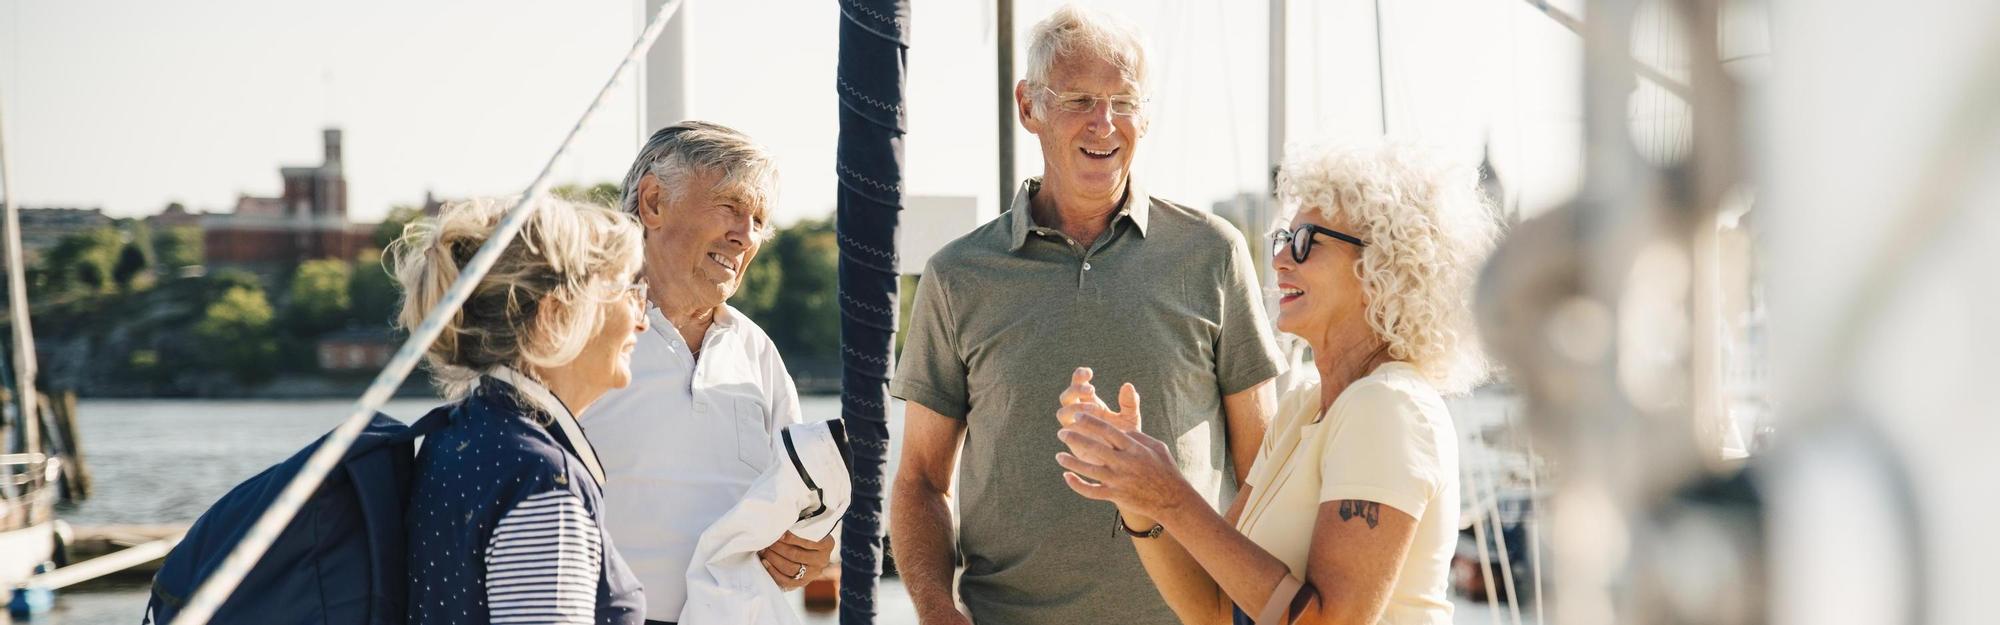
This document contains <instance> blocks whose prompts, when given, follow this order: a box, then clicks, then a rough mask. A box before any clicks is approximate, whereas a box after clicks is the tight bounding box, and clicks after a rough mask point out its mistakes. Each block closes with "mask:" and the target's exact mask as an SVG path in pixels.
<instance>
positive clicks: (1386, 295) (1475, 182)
mask: <svg viewBox="0 0 2000 625" xmlns="http://www.w3.org/2000/svg"><path fill="white" fill-rule="evenodd" d="M1291 152H1292V154H1291V155H1290V156H1288V157H1287V158H1286V159H1285V161H1284V165H1283V167H1282V168H1281V169H1280V170H1279V174H1278V199H1279V201H1280V202H1282V203H1283V205H1284V206H1285V208H1286V214H1287V215H1292V214H1296V213H1297V211H1299V210H1305V209H1311V210H1316V211H1319V214H1320V215H1321V216H1323V217H1325V218H1326V219H1327V220H1328V221H1330V222H1334V223H1342V224H1346V225H1347V226H1348V227H1350V228H1353V229H1354V230H1356V232H1354V233H1353V234H1355V235H1356V236H1359V237H1361V238H1362V239H1363V240H1365V241H1367V242H1368V246H1367V247H1365V248H1363V249H1362V251H1361V262H1360V263H1358V264H1356V265H1355V272H1356V274H1357V275H1358V276H1359V277H1360V279H1361V288H1362V293H1363V296H1364V298H1365V299H1366V301H1367V319H1368V324H1369V325H1370V326H1371V327H1373V328H1374V330H1375V333H1376V334H1377V335H1379V336H1381V337H1382V339H1383V340H1385V341H1387V342H1388V344H1389V356H1390V357H1392V358H1395V359H1397V360H1402V361H1405V362H1408V363H1410V364H1412V365H1414V366H1415V367H1416V368H1417V370H1418V371H1420V372H1422V373H1423V375H1424V377H1425V378H1426V379H1428V380H1429V381H1430V382H1431V384H1432V385H1434V386H1436V387H1437V389H1438V391H1439V392H1442V393H1445V394H1452V393H1460V392H1464V391H1467V390H1470V389H1471V388H1472V387H1473V386H1475V385H1477V384H1479V383H1480V382H1482V381H1484V380H1485V378H1486V374H1487V363H1486V357H1485V354H1484V350H1482V349H1481V348H1480V344H1479V338H1478V332H1477V329H1476V327H1475V326H1474V322H1473V319H1472V309H1471V300H1472V287H1473V283H1474V281H1475V280H1476V278H1477V276H1478V273H1479V268H1480V266H1481V264H1482V263H1483V262H1484V260H1485V258H1486V255H1487V253H1489V252H1490V251H1491V250H1492V248H1493V244H1494V240H1495V238H1496V237H1497V236H1498V232H1499V222H1498V220H1497V219H1496V217H1495V213H1494V211H1493V210H1492V208H1491V207H1490V206H1489V205H1488V203H1487V201H1486V200H1485V199H1484V195H1483V194H1482V193H1481V192H1480V189H1479V174H1478V170H1477V169H1476V168H1473V167H1468V166H1465V165H1463V164H1458V163H1453V162H1451V161H1449V160H1447V159H1445V158H1442V157H1440V156H1439V155H1437V154H1436V153H1434V152H1433V151H1431V150H1429V149H1426V148H1422V147H1418V146H1415V145H1412V144H1405V143H1397V142H1383V143H1377V144H1361V145H1354V144H1346V145H1325V146H1312V147H1308V148H1305V149H1296V150H1292V151H1291Z"/></svg>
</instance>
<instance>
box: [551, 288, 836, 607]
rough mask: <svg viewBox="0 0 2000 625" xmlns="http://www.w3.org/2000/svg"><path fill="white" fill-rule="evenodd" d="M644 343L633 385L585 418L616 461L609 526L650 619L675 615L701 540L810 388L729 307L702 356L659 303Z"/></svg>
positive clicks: (636, 355)
mask: <svg viewBox="0 0 2000 625" xmlns="http://www.w3.org/2000/svg"><path fill="white" fill-rule="evenodd" d="M646 314H647V317H648V320H649V321H650V322H651V326H652V327H651V328H649V329H648V330H647V331H646V333H645V334H643V335H641V336H640V337H639V340H638V344H637V345H636V346H634V347H633V348H632V383H631V384H630V385H629V386H626V387H625V388H622V389H613V390H612V391H611V392H610V393H607V394H606V395H605V396H604V397H603V398H602V399H599V400H597V403H595V404H592V405H591V407H590V410H588V411H586V412H585V413H584V415H583V427H584V429H585V430H586V432H587V433H588V434H589V436H590V441H591V442H592V443H594V444H595V445H596V447H597V455H598V458H599V460H601V461H602V462H603V463H604V471H605V473H606V477H607V479H606V480H605V484H604V507H605V515H604V523H605V528H606V529H607V530H609V531H610V533H611V540H612V543H613V544H615V545H617V546H618V553H619V555H621V556H622V557H624V559H625V562H626V564H628V565H630V566H631V567H632V571H633V573H636V574H637V575H638V577H639V582H640V583H641V584H643V585H644V586H645V589H646V618H647V619H649V620H656V621H674V620H678V619H679V618H680V614H681V607H682V604H683V603H685V602H686V600H687V571H688V563H689V561H690V560H691V559H692V558H693V557H694V548H695V541H696V540H698V539H699V538H700V537H701V533H702V531H703V530H705V529H708V526H709V524H711V523H714V522H715V520H716V519H718V518H720V517H721V516H722V514H723V513H724V512H727V511H729V509H730V507H732V506H735V505H736V502H737V501H738V500H739V499H741V498H742V497H743V494H744V493H745V492H747V491H749V489H750V484H751V483H752V482H755V481H756V480H757V476H758V475H760V474H762V473H763V472H764V469H765V468H766V467H768V466H769V465H770V463H771V462H772V461H773V460H774V459H773V458H772V457H771V441H772V440H773V439H772V437H773V436H775V435H776V432H777V431H778V430H779V429H781V428H783V427H784V426H786V425H790V424H793V423H798V422H799V421H800V417H799V392H798V388H797V387H796V386H794V385H793V384H792V376H791V374H790V373H787V372H786V371H785V363H784V361H783V360H781V359H780V358H779V357H778V349H777V347H776V346H775V345H773V344H772V343H771V337H770V336H768V335H765V334H764V330H763V329H762V328H759V327H757V324H755V323H752V322H751V321H750V319H749V318H748V317H744V316H743V313H741V312H737V310H736V309H735V308H731V307H729V306H726V305H725V306H723V307H722V310H721V312H719V313H717V314H716V315H715V323H714V324H713V325H710V326H709V328H708V334H707V335H706V336H704V337H703V338H702V348H701V359H700V361H699V362H697V361H696V360H695V359H694V358H693V356H692V355H691V354H689V351H688V345H687V342H686V341H683V340H682V339H681V335H680V332H678V331H676V330H675V329H674V326H673V324H671V323H668V322H667V319H666V316H665V315H663V314H661V313H660V311H659V309H657V308H651V309H649V310H648V311H647V312H646Z"/></svg>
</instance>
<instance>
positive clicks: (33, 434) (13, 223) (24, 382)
mask: <svg viewBox="0 0 2000 625" xmlns="http://www.w3.org/2000/svg"><path fill="white" fill-rule="evenodd" d="M6 120H7V116H6V113H5V111H4V110H0V187H4V188H5V189H6V195H0V210H4V211H6V214H7V217H6V219H7V234H6V236H5V237H4V238H0V246H4V250H3V251H4V252H5V254H6V256H7V304H8V305H7V312H8V314H9V317H8V318H9V320H10V321H11V322H12V323H13V326H14V405H15V406H17V407H18V408H19V409H20V412H19V414H20V415H21V424H22V427H21V432H22V434H23V436H22V441H23V442H22V449H21V450H22V451H26V452H33V451H36V450H37V449H38V448H39V447H41V436H39V434H38V432H37V430H38V428H37V427H36V426H38V425H40V422H39V420H37V419H36V418H35V333H34V330H33V329H32V328H30V327H28V279H27V275H26V273H25V272H24V271H23V270H22V264H21V212H20V210H18V208H17V207H16V206H15V205H14V196H16V195H18V194H16V193H15V192H14V177H13V175H12V173H11V170H9V169H8V163H7V137H6V132H7V130H6V129H7V123H6Z"/></svg>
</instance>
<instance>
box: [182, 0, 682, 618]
mask: <svg viewBox="0 0 2000 625" xmlns="http://www.w3.org/2000/svg"><path fill="white" fill-rule="evenodd" d="M680 5H681V1H680V0H668V2H667V3H666V5H664V6H662V7H660V11H659V13H656V14H654V16H653V21H652V22H651V23H649V24H648V25H647V26H646V30H645V31H644V32H642V33H640V35H639V40H638V41H635V42H633V43H632V50H631V51H630V52H627V53H626V54H625V58H624V59H623V60H620V61H619V62H618V67H617V69H614V70H612V72H611V79H610V80H609V81H606V82H605V84H604V87H603V88H601V89H599V90H598V92H597V97H596V98H595V99H592V100H591V101H590V106H589V107H587V108H585V109H584V110H583V115H582V116H581V117H579V118H578V119H577V120H576V125H575V126H573V127H571V128H570V130H569V135H568V136H566V137H563V141H562V143H561V144H560V145H558V146H556V151H555V154H553V155H550V156H549V160H548V163H547V164H545V165H543V166H542V171H541V173H540V174H538V175H536V176H535V181H534V182H533V183H530V184H529V185H528V189H527V190H526V191H524V192H522V193H521V197H520V198H518V199H516V200H514V206H513V207H512V208H511V209H509V210H508V211H507V216H506V218H505V219H503V220H501V222H500V225H499V226H498V227H496V228H494V230H493V233H492V234H491V235H489V236H488V237H487V239H486V244H485V245H481V246H480V247H479V253H477V254H474V255H473V256H472V260H470V261H468V262H467V263H466V264H465V269H464V270H463V271H461V272H460V273H459V277H458V281H457V282H455V283H453V284H452V286H451V290H450V291H447V292H446V293H445V297H444V300H443V301H440V302H438V304H437V305H436V306H433V307H431V311H430V314H429V315H427V316H426V317H425V318H424V322H423V323H422V324H420V325H418V326H417V328H416V330H414V331H412V332H411V333H410V338H409V340H407V341H404V342H403V346H402V347H401V348H400V349H397V350H396V355H395V357H394V358H391V359H390V360H389V364H388V365H386V366H384V367H383V369H382V373H380V374H378V375H376V376H375V382H374V383H372V384H370V385H369V386H368V390H367V391H366V392H363V393H362V394H361V398H360V399H357V400H355V402H354V411H353V412H352V413H350V414H349V415H348V416H347V420H346V421H343V422H341V424H340V427H338V428H334V430H333V432H332V433H330V434H328V435H327V437H326V442H324V443H322V444H321V445H320V446H319V449H318V450H316V451H314V452H313V455H312V457H310V458H308V459H307V460H306V464H305V466H303V467H301V468H300V469H299V473H298V475H296V476H294V477H293V478H292V481H291V483H289V484H286V485H285V490H284V492H281V493H279V494H278V498H277V499H276V500H275V501H272V502H271V507H270V508H269V509H266V510H265V511H264V515H263V516H261V517H259V518H258V519H257V524H256V525H254V526H252V527H251V528H250V531H249V533H247V534H246V535H244V537H243V541H242V542H240V543H237V545H236V548H235V549H234V550H231V551H230V552H229V557H228V558H226V559H224V560H223V561H222V565H221V566H220V567H217V568H216V569H215V572H214V573H213V574H211V575H210V576H209V578H208V579H207V580H206V581H204V582H202V585H201V588H200V589H199V590H197V591H195V593H194V597H193V598H192V599H189V600H188V605H187V608H186V609H184V610H182V611H181V613H180V615H179V616H178V617H176V618H174V622H173V625H202V624H204V623H207V622H208V619H209V618H210V617H213V616H214V615H215V611H216V610H217V609H218V608H221V607H222V602H223V601H225V600H227V599H228V598H229V594H230V593H231V592H233V591H235V589H236V586H237V584H240V583H242V581H243V576H244V575H247V574H248V573H249V572H250V568H251V567H252V566H255V565H256V564H257V560H258V559H259V558H262V557H263V556H264V552H265V551H266V550H268V549H270V547H271V543H272V542H273V541H275V540H277V538H278V535H279V534H280V533H282V532H283V531H284V529H285V525H286V524H288V523H290V522H291V520H292V517H293V516H294V515H296V514H298V511H299V507H300V506H303V505H304V504H305V502H306V499H307V498H308V497H311V496H312V493H313V491H315V490H318V488H319V484H320V481H321V480H324V479H325V478H326V475H327V473H329V472H331V471H332V470H333V467H334V465H335V464H337V463H338V462H339V461H340V458H341V456H343V455H345V454H346V452H347V448H348V446H350V445H352V444H353V443H354V439H355V438H356V437H357V436H359V435H360V433H361V429H362V428H363V427H365V426H367V424H368V421H369V418H370V416H371V415H373V414H374V413H375V411H376V409H378V408H381V406H382V404H383V402H386V401H388V400H389V395H390V394H391V393H393V392H395V390H396V388H397V387H399V386H402V383H403V379H404V378H406V377H408V376H409V374H410V370H411V369H413V368H415V367H416V364H417V359H418V358H419V357H421V356H422V355H423V353H424V351H425V350H426V349H429V347H430V344H431V342H432V341H435V340H437V337H438V334H439V333H441V332H442V331H443V329H444V320H446V319H449V318H451V317H452V316H453V314H455V312H456V311H457V310H458V307H459V306H460V305H462V304H464V303H465V300H466V298H467V297H470V296H471V295H472V289H473V287H476V286H478V284H479V281H480V279H481V278H484V277H485V276H486V272H487V270H489V269H492V267H493V263H494V262H495V261H497V260H498V259H499V257H500V252H501V250H504V249H506V247H507V244H508V243H509V242H511V241H512V240H513V239H514V235H515V234H517V233H519V232H520V231H521V227H522V226H523V225H524V224H525V223H526V221H527V218H528V215H529V214H530V213H532V212H534V210H535V208H536V207H537V206H538V204H536V203H533V202H531V201H530V200H533V199H535V198H538V197H541V196H542V195H543V194H545V193H547V192H548V187H549V176H550V174H551V173H552V172H554V171H555V168H556V165H557V163H559V162H561V160H562V158H563V156H564V155H566V154H567V153H568V152H569V148H570V144H572V143H574V142H575V141H576V137H577V134H579V133H580V132H582V130H583V126H584V124H585V123H587V122H589V121H590V117H591V116H592V115H593V114H595V113H596V112H597V109H598V107H599V106H601V105H603V104H604V102H605V101H606V100H608V99H610V95H611V88H612V87H613V86H616V85H617V84H618V80H619V79H620V78H621V77H623V76H624V74H625V71H626V70H627V69H628V68H630V67H631V66H632V64H633V62H635V61H637V60H638V59H639V58H640V57H642V56H645V54H646V50H647V49H649V48H651V47H652V46H653V41H654V40H655V39H658V38H659V36H660V32H661V31H662V30H664V29H665V28H666V25H667V22H668V20H669V19H671V18H672V17H673V14H674V11H675V10H676V9H679V8H680Z"/></svg>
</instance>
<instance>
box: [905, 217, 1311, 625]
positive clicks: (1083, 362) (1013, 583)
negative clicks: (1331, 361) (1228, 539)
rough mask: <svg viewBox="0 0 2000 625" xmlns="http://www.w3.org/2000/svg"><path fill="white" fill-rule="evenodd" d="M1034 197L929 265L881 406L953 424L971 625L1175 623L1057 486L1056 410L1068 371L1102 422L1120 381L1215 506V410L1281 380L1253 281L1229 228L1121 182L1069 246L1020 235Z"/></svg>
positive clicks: (1122, 542)
mask: <svg viewBox="0 0 2000 625" xmlns="http://www.w3.org/2000/svg"><path fill="white" fill-rule="evenodd" d="M1040 183H1041V180H1040V179H1038V178H1031V179H1029V180H1028V181H1026V182H1025V183H1023V184H1022V185H1021V190H1020V192H1018V193H1016V194H1015V196H1014V205H1013V207H1012V208H1010V209H1009V210H1008V211H1007V212H1006V213H1005V214H1002V215H1000V217H999V218H997V219H995V220H993V221H991V222H988V223H986V224H985V225H982V226H980V227H979V228H977V229H975V230H973V231H972V232H971V233H969V234H966V235H965V236H963V237H960V238H959V239H957V240H955V241H952V242H951V243H950V244H947V245H946V246H945V247H944V248H943V249H942V250H940V251H939V252H938V253H937V255H936V256H933V257H932V258H931V260H930V263H929V265H928V266H927V268H926V269H925V271H924V275H923V278H922V279H921V280H920V281H919V283H918V286H917V299H916V302H915V305H914V307H913V309H912V311H911V315H910V316H911V318H910V325H909V329H908V332H909V334H908V336H907V337H906V338H905V343H904V346H903V352H902V356H901V362H900V363H899V366H898V368H897V370H896V377H895V379H894V380H893V381H892V382H891V385H890V392H891V394H893V395H895V396H896V397H899V398H902V399H904V400H907V401H913V402H917V403H919V404H922V405H924V406H925V407H928V408H930V409H932V410H935V411H937V412H938V413H940V414H943V415H945V416H947V417H951V418H954V419H962V420H964V421H965V425H966V435H965V447H964V449H963V451H962V452H961V456H960V463H959V473H958V483H959V496H958V497H957V503H958V517H959V533H958V548H959V553H960V557H961V558H962V563H963V564H964V567H965V570H964V576H963V577H962V578H960V581H959V584H960V586H959V597H960V599H961V600H962V601H964V603H965V605H966V608H967V609H969V610H970V611H971V616H972V618H973V621H975V622H978V623H980V624H981V625H993V624H1002V625H1004V624H1011V623H1062V624H1065V625H1067V624H1073V623H1163V624H1164V623H1175V622H1178V621H1177V619H1175V618H1174V615H1173V613H1172V612H1171V611H1169V610H1168V609H1167V606H1166V603H1165V602H1164V601H1162V600H1161V598H1160V594H1159V591H1158V590H1156V589H1155V588H1154V587H1153V583H1152V581H1151V579H1150V578H1148V577H1147V576H1146V571H1145V569H1143V568H1142V567H1141V566H1140V564H1139V559H1138V555H1137V553H1135V552H1134V551H1133V549H1132V545H1131V543H1130V542H1129V539H1127V538H1126V537H1125V536H1124V535H1123V534H1122V533H1118V532H1117V531H1116V530H1115V529H1114V528H1113V527H1112V525H1111V524H1112V519H1113V507H1112V505H1111V504H1109V503H1105V502H1097V501H1091V500H1088V499H1084V498H1083V497H1082V496H1080V495H1077V494H1076V493H1075V492H1072V491H1071V490H1070V489H1069V487H1068V486H1067V485H1065V484H1064V483H1063V480H1062V473H1063V469H1062V467H1060V466H1058V465H1057V464H1056V462H1055V455H1056V452H1058V451H1062V450H1063V449H1064V448H1063V445H1062V443H1061V441H1058V440H1056V431H1057V429H1058V428H1059V425H1058V424H1057V422H1056V410H1057V408H1058V407H1059V400H1060V396H1061V394H1062V391H1063V389H1064V388H1067V387H1068V386H1069V380H1070V373H1071V372H1072V371H1073V370H1074V369H1075V368H1076V367H1079V366H1089V367H1091V368H1093V369H1095V371H1096V378H1095V380H1093V384H1094V385H1095V386H1096V387H1097V388H1098V389H1099V391H1098V392H1099V394H1100V395H1103V396H1104V399H1105V401H1106V402H1107V403H1110V404H1113V405H1114V407H1115V405H1116V404H1117V397H1118V391H1117V389H1118V387H1119V385H1120V384H1123V383H1125V382H1131V383H1133V384H1134V385H1135V386H1137V387H1138V390H1139V395H1140V398H1141V399H1142V400H1144V406H1145V407H1144V410H1145V422H1144V425H1143V427H1144V429H1145V431H1146V433H1147V434H1150V435H1152V436H1153V437H1154V438H1158V439H1160V440H1161V441H1164V442H1165V443H1166V444H1167V446H1168V448H1169V449H1170V450H1172V452H1173V454H1174V458H1175V459H1176V460H1177V462H1178V464H1179V465H1180V469H1181V472H1182V474H1183V475H1185V476H1187V478H1188V480H1189V481H1190V482H1192V483H1193V484H1194V486H1195V488H1196V489H1197V490H1199V491H1200V492H1201V493H1202V494H1203V495H1204V496H1205V497H1207V498H1208V499H1209V502H1210V504H1211V505H1219V504H1222V503H1225V502H1220V501H1218V499H1219V498H1220V497H1221V494H1222V493H1223V492H1224V490H1225V484H1228V485H1229V486H1230V488H1229V490H1230V492H1233V490H1234V489H1233V484H1229V483H1232V482H1233V481H1234V478H1233V477H1232V476H1231V475H1230V473H1229V470H1228V467H1229V463H1228V452H1229V443H1228V428H1227V427H1225V422H1224V415H1223V409H1222V398H1223V396H1225V395H1230V394H1234V393H1237V392H1239V391H1243V390H1246V389H1249V388H1250V387H1252V386H1255V385H1256V384H1258V383H1260V382H1263V381H1265V380H1269V379H1271V378H1272V377H1274V376H1276V375H1277V374H1278V372H1279V364H1278V363H1279V357H1278V349H1277V344H1276V342H1275V340H1274V339H1273V338H1272V335H1271V328H1270V324H1269V322H1268V321H1267V320H1266V317H1265V314H1264V306H1263V300H1262V297H1261V296H1260V295H1259V294H1258V291H1257V286H1256V277H1255V276H1256V272H1255V270H1254V268H1253V265H1252V264H1251V263H1252V260H1251V256H1250V253H1249V250H1248V249H1247V248H1246V247H1245V245H1244V242H1243V237H1242V235H1241V234H1240V233H1238V232H1237V231H1236V229H1235V228H1234V227H1232V226H1230V225H1229V223H1228V222H1226V221H1224V220H1222V219H1221V218H1218V217H1216V216H1214V215H1211V214H1209V213H1206V212H1201V211H1197V210H1194V209H1191V208H1188V207H1185V206H1181V205H1178V204H1174V203H1171V202H1167V201H1165V200H1160V199H1157V198H1151V197H1148V196H1147V195H1146V194H1145V193H1144V192H1143V191H1142V190H1141V189H1140V188H1139V187H1138V185H1137V184H1136V183H1133V184H1131V185H1130V186H1128V188H1127V191H1128V192H1127V194H1126V200H1125V203H1124V205H1123V207H1122V208H1121V209H1120V210H1119V212H1118V213H1117V214H1116V215H1115V216H1114V217H1113V220H1114V221H1113V224H1112V227H1111V228H1110V229H1109V230H1107V231H1106V232H1105V234H1103V235H1102V236H1100V237H1098V240H1097V241H1095V242H1092V243H1087V244H1086V243H1080V242H1076V241H1072V240H1070V239H1069V238H1068V237H1066V236H1065V235H1063V234H1062V233H1061V232H1060V231H1057V230H1055V229H1052V228H1045V227H1041V226H1038V225H1036V224H1035V223H1034V220H1033V217H1032V216H1031V215H1030V213H1031V211H1030V210H1029V208H1028V207H1029V202H1028V199H1029V198H1030V197H1032V196H1033V195H1034V194H1035V193H1036V192H1037V191H1038V190H1039V188H1040Z"/></svg>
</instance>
